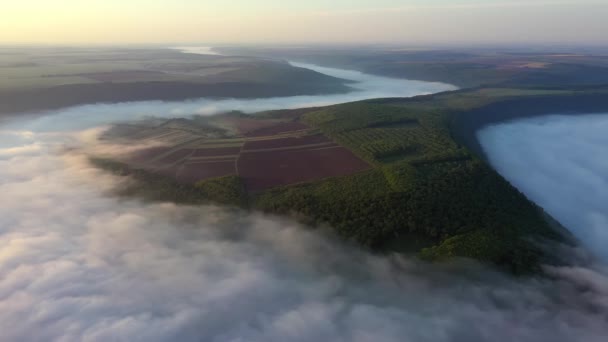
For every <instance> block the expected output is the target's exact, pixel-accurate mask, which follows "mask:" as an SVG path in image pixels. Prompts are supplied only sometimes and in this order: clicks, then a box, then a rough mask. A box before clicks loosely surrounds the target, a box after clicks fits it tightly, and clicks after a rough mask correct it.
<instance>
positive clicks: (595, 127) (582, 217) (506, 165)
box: [479, 114, 608, 262]
mask: <svg viewBox="0 0 608 342" xmlns="http://www.w3.org/2000/svg"><path fill="white" fill-rule="evenodd" d="M606 132H608V114H596V115H581V116H546V117H541V118H534V119H528V120H520V121H516V122H510V123H505V124H501V125H496V126H492V127H488V128H486V129H484V130H482V131H481V132H480V133H479V138H480V142H481V144H482V146H483V148H484V150H485V152H486V154H487V155H488V157H489V159H490V162H491V163H492V165H494V167H496V169H497V170H498V171H499V172H500V173H501V174H502V175H503V176H505V177H506V178H507V179H508V180H509V181H510V182H512V183H513V184H514V185H515V186H516V187H517V188H519V189H520V190H521V191H523V192H524V193H525V194H526V195H527V196H528V197H529V198H530V199H532V200H533V201H534V202H536V203H538V204H539V205H541V206H542V207H543V208H545V210H547V212H548V213H549V214H551V215H552V216H553V217H555V218H556V219H557V220H558V221H560V222H561V223H562V224H563V225H564V226H566V227H567V228H568V229H569V230H571V231H572V232H573V233H574V235H575V236H576V237H577V238H579V239H580V240H581V241H582V242H583V243H584V244H585V245H586V246H588V247H589V248H590V249H591V250H592V251H593V252H595V253H596V254H597V255H598V256H599V257H601V258H602V259H603V260H604V261H606V262H608V249H606V243H607V242H608V134H606Z"/></svg>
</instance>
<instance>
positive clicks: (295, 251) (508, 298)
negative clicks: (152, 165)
mask: <svg viewBox="0 0 608 342" xmlns="http://www.w3.org/2000/svg"><path fill="white" fill-rule="evenodd" d="M91 134H92V133H91V132H85V133H82V134H71V135H69V136H66V137H64V139H63V141H64V142H66V141H70V143H71V144H77V143H78V142H79V141H80V146H81V148H80V149H78V150H70V151H69V152H65V150H64V151H63V152H59V151H60V150H57V138H56V137H55V136H54V135H51V136H49V135H46V134H36V133H34V134H31V135H29V136H28V137H27V139H30V140H31V141H35V142H36V144H37V145H38V146H40V147H39V148H38V152H37V153H36V152H32V151H24V152H23V153H5V154H3V157H2V158H0V179H2V183H1V184H0V194H2V195H1V196H0V308H2V309H1V310H0V331H2V338H3V340H6V341H50V340H58V341H111V340H123V341H134V340H141V341H281V342H283V341H374V342H375V341H467V342H469V341H488V340H492V341H591V342H592V341H604V338H605V336H606V334H607V333H608V325H606V323H607V319H608V277H607V276H606V274H607V273H606V272H605V271H604V270H602V269H601V267H599V266H597V267H594V268H588V267H586V268H583V267H580V268H556V269H550V270H549V271H550V273H552V274H554V276H555V280H548V279H544V280H539V279H528V280H515V279H511V278H509V277H507V276H505V275H500V274H497V273H494V272H492V271H489V270H486V269H483V268H482V267H480V266H479V265H475V264H473V263H470V262H465V261H463V262H461V263H458V264H453V265H443V266H439V265H429V264H424V263H420V262H418V261H415V260H410V259H404V258H400V257H396V256H392V257H391V256H389V257H379V256H372V255H369V254H367V253H365V252H363V251H360V250H357V249H355V248H353V247H351V246H347V245H344V244H343V243H341V242H338V241H336V240H335V239H334V238H332V237H331V236H328V235H325V234H322V233H321V232H316V231H310V230H307V229H306V228H304V227H300V226H298V225H297V224H295V223H293V222H290V221H287V220H284V219H278V218H274V217H265V216H261V215H256V214H247V213H243V212H240V211H235V210H228V209H221V208H217V207H213V206H206V207H199V208H194V207H180V206H176V205H173V204H145V203H141V202H139V201H135V200H118V199H116V198H113V197H111V196H110V195H107V194H108V193H109V192H110V191H111V190H112V189H114V188H116V187H117V186H120V184H121V182H123V181H124V180H123V179H120V178H115V177H114V176H111V175H108V174H104V173H103V172H101V171H100V170H97V169H94V168H92V167H91V166H89V165H88V164H87V162H86V157H85V154H86V152H87V149H88V147H87V146H89V145H90V144H92V143H93V142H92V141H91V137H90V135H91ZM92 147H94V148H98V147H97V146H95V145H92ZM105 150H110V149H105Z"/></svg>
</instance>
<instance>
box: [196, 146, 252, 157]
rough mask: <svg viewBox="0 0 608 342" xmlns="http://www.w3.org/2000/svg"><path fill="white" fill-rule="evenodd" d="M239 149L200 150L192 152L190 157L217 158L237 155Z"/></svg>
mask: <svg viewBox="0 0 608 342" xmlns="http://www.w3.org/2000/svg"><path fill="white" fill-rule="evenodd" d="M240 151H241V148H240V147H219V148H200V149H198V150H196V151H195V152H194V154H193V155H192V157H194V158H196V157H219V156H232V155H237V154H239V152H240Z"/></svg>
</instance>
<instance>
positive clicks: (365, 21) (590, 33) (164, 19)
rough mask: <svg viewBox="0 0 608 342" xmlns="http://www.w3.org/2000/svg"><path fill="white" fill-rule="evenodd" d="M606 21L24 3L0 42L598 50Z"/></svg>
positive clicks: (404, 1) (499, 9) (98, 1)
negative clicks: (509, 46)
mask: <svg viewBox="0 0 608 342" xmlns="http://www.w3.org/2000/svg"><path fill="white" fill-rule="evenodd" d="M330 3H331V4H330ZM606 18H608V1H605V0H528V1H521V0H484V1H481V0H450V1H448V0H430V1H422V0H374V1H371V0H348V1H346V0H335V1H322V0H310V1H304V2H303V1H295V0H283V1H278V0H257V1H250V0H234V1H220V0H206V1H194V0H183V1H172V0H131V1H128V2H127V1H119V0H103V1H102V0H91V1H80V0H57V1H51V0H28V1H6V2H5V3H3V5H2V20H0V44H32V43H45V44H57V43H60V44H124V43H139V44H166V43H412V44H460V43H473V44H511V43H516V44H534V43H547V44H577V45H580V44H589V45H598V44H603V43H607V42H608V36H607V35H606V34H605V32H607V31H608V21H607V20H605V19H606Z"/></svg>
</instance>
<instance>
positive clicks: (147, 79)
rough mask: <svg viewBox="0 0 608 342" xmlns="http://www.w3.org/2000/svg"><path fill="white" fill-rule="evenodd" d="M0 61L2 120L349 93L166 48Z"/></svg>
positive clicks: (315, 76) (338, 85) (269, 66)
mask: <svg viewBox="0 0 608 342" xmlns="http://www.w3.org/2000/svg"><path fill="white" fill-rule="evenodd" d="M7 50H10V51H7ZM9 52H10V53H9ZM0 56H2V57H3V58H2V59H0V115H1V114H14V113H20V112H35V111H44V110H50V109H58V108H63V107H69V106H74V105H81V104H90V103H101V102H104V103H115V102H127V101H145V100H163V101H178V100H186V99H194V98H201V97H225V98H228V97H230V98H261V97H277V96H295V95H317V94H332V93H346V92H349V91H351V90H352V89H351V88H350V87H349V86H348V85H347V81H346V80H342V79H338V78H334V77H330V76H327V75H324V74H321V73H318V72H315V71H312V70H308V69H303V68H297V67H293V66H291V65H289V64H287V63H285V62H282V61H270V60H267V59H259V58H254V57H223V56H203V55H195V54H184V53H181V52H178V51H173V50H166V49H163V50H143V49H132V50H121V49H114V50H111V49H100V50H96V49H51V48H48V49H44V48H36V49H34V48H32V49H28V48H19V49H16V48H15V49H8V48H4V49H3V48H0Z"/></svg>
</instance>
